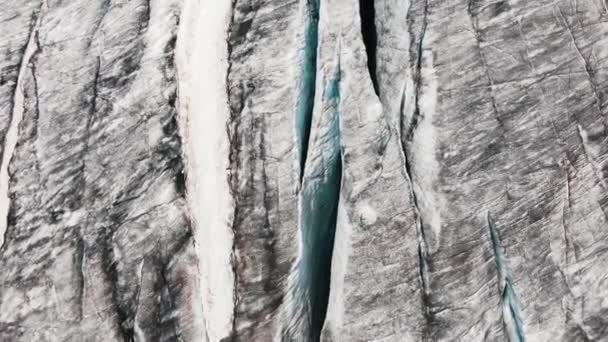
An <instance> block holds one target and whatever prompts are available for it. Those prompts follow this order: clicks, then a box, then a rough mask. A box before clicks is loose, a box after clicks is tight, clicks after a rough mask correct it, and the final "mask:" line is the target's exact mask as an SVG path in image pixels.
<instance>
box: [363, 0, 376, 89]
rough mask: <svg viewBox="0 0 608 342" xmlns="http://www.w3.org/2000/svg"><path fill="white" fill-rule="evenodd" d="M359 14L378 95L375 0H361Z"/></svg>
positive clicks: (371, 75)
mask: <svg viewBox="0 0 608 342" xmlns="http://www.w3.org/2000/svg"><path fill="white" fill-rule="evenodd" d="M359 15H360V16H361V36H362V37H363V44H364V45H365V52H366V53H367V68H368V70H369V76H370V78H371V80H372V84H373V85H374V92H375V93H376V95H378V94H379V90H378V77H377V76H376V64H377V63H376V48H377V46H378V33H377V32H376V8H375V0H359Z"/></svg>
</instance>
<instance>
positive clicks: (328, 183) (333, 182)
mask: <svg viewBox="0 0 608 342" xmlns="http://www.w3.org/2000/svg"><path fill="white" fill-rule="evenodd" d="M339 73H340V71H339V67H338V69H337V71H336V73H335V75H333V76H332V78H331V79H330V81H329V82H328V84H327V87H326V88H325V90H324V94H323V99H322V103H323V108H322V110H321V111H320V114H321V116H322V117H321V118H320V119H319V121H320V125H319V126H317V127H319V130H318V131H316V132H314V133H315V134H313V137H312V139H311V140H312V142H311V152H310V156H309V159H310V160H309V162H308V163H307V165H306V172H305V176H304V177H303V180H302V189H301V192H300V196H299V201H300V205H299V231H300V253H299V258H298V262H297V265H296V267H295V269H294V271H293V273H292V279H291V285H290V287H291V289H290V293H289V294H288V300H287V301H288V302H289V304H288V307H287V310H288V312H286V313H287V315H288V316H289V318H288V321H287V322H286V324H285V325H284V326H283V328H282V332H281V339H282V341H319V339H320V335H321V329H322V328H323V323H324V321H325V315H326V311H327V304H328V300H329V287H330V275H331V260H332V254H333V246H334V236H335V231H336V220H337V214H338V203H339V200H340V189H341V184H342V157H341V146H340V119H339V104H340V90H339V83H340V77H339Z"/></svg>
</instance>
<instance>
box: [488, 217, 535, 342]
mask: <svg viewBox="0 0 608 342" xmlns="http://www.w3.org/2000/svg"><path fill="white" fill-rule="evenodd" d="M488 229H489V230H490V241H491V243H492V251H493V252H494V261H495V262H496V272H497V274H498V282H499V286H500V291H501V300H502V311H503V320H504V324H505V329H506V330H507V334H508V336H509V340H510V341H511V342H525V340H526V339H525V336H524V331H523V321H522V319H521V313H520V309H519V306H520V305H519V298H518V297H517V293H516V291H515V287H514V286H513V278H512V277H511V274H510V272H509V269H508V268H507V263H506V260H505V257H504V255H503V253H502V251H501V246H500V239H499V237H498V232H497V231H496V225H495V223H494V221H493V220H492V217H491V216H490V214H489V213H488Z"/></svg>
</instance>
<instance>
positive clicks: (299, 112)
mask: <svg viewBox="0 0 608 342" xmlns="http://www.w3.org/2000/svg"><path fill="white" fill-rule="evenodd" d="M319 7H320V0H302V12H303V15H302V18H303V27H304V30H303V33H302V42H301V44H302V47H301V51H300V57H299V58H300V71H299V73H300V75H299V82H298V85H297V92H298V100H297V104H296V120H295V123H296V139H297V148H298V158H299V160H298V162H299V172H300V181H302V177H304V167H305V164H306V155H307V154H308V141H309V139H310V124H311V121H312V111H313V107H314V98H315V82H316V78H317V46H318V40H319V38H318V35H319Z"/></svg>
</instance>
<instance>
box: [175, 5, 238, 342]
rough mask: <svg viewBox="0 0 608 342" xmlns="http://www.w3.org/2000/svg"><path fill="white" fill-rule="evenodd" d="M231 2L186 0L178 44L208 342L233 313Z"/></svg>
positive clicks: (226, 328) (224, 330)
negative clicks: (229, 124) (229, 88)
mask: <svg viewBox="0 0 608 342" xmlns="http://www.w3.org/2000/svg"><path fill="white" fill-rule="evenodd" d="M230 10H231V2H230V1H200V0H187V1H186V3H185V4H184V8H183V12H182V18H181V25H180V31H179V36H178V45H177V50H176V54H177V68H178V80H179V81H178V87H179V112H180V130H181V132H182V138H183V141H184V150H185V151H186V164H187V165H186V170H187V176H188V177H187V189H188V190H187V192H188V193H187V196H188V202H189V205H190V209H191V217H192V220H193V224H194V237H195V243H196V249H197V254H198V258H199V269H200V280H201V293H202V296H203V303H202V305H203V311H204V316H205V321H206V325H207V327H206V329H207V334H208V337H209V340H210V341H212V342H216V341H219V340H221V339H222V338H224V337H226V336H228V335H230V333H231V330H232V321H233V313H234V305H235V298H234V274H233V270H232V265H231V260H230V259H231V253H232V245H233V234H232V229H231V225H230V218H231V216H232V212H233V209H232V207H233V202H232V199H231V196H230V191H229V187H228V177H227V170H228V167H229V164H228V155H229V141H228V136H227V131H226V124H227V122H228V120H229V107H228V98H227V93H226V72H227V69H228V60H227V59H228V56H227V54H228V49H227V30H228V24H229V17H230V14H231V13H230Z"/></svg>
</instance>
